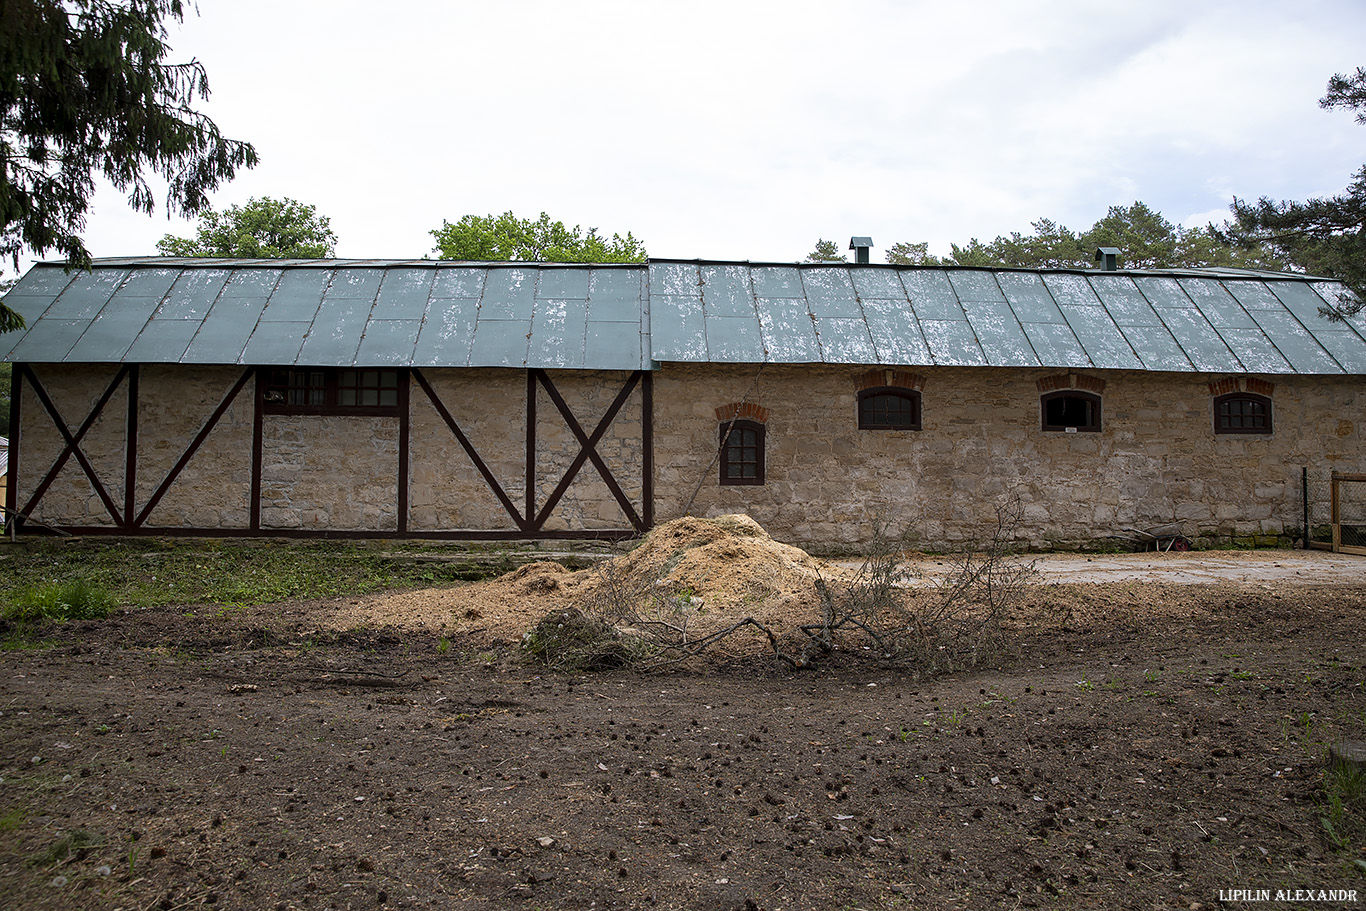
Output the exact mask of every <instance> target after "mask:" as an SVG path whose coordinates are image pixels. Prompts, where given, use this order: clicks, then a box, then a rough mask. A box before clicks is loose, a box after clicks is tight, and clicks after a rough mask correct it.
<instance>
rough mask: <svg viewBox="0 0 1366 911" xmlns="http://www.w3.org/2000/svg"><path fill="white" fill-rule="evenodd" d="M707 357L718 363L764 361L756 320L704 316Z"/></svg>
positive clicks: (753, 317)
mask: <svg viewBox="0 0 1366 911" xmlns="http://www.w3.org/2000/svg"><path fill="white" fill-rule="evenodd" d="M707 360H709V361H713V362H715V363H718V364H735V363H740V364H757V363H760V362H762V361H763V360H764V340H763V337H762V336H761V335H760V333H759V319H758V317H757V316H751V317H730V316H711V315H708V316H707Z"/></svg>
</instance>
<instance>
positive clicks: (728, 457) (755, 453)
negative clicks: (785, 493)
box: [720, 421, 764, 486]
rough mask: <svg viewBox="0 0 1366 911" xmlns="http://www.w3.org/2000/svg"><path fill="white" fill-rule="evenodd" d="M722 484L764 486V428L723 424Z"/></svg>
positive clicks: (754, 423)
mask: <svg viewBox="0 0 1366 911" xmlns="http://www.w3.org/2000/svg"><path fill="white" fill-rule="evenodd" d="M720 461H721V484H722V485H723V486H731V485H740V484H762V483H764V425H763V424H760V423H759V422H758V421H733V422H732V421H727V422H725V423H723V424H722V425H721V459H720Z"/></svg>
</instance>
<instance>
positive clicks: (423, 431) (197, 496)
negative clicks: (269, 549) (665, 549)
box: [16, 365, 644, 534]
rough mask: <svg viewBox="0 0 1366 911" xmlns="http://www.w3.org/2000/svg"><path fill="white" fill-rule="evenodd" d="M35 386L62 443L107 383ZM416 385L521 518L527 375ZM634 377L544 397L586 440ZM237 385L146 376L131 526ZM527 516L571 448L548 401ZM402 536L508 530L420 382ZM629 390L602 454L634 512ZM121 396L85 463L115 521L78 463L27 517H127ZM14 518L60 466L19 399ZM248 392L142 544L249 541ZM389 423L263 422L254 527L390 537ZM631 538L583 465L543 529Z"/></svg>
mask: <svg viewBox="0 0 1366 911" xmlns="http://www.w3.org/2000/svg"><path fill="white" fill-rule="evenodd" d="M35 372H36V373H37V375H38V379H39V381H40V382H41V383H42V385H43V387H44V389H45V390H46V391H47V392H48V395H49V396H50V397H51V398H52V400H53V402H54V404H55V406H56V407H57V409H58V411H59V412H60V413H61V415H62V417H63V419H64V421H65V423H66V424H67V426H68V427H69V429H70V430H71V431H72V432H75V430H76V429H77V428H78V427H79V425H80V424H81V423H82V421H83V420H84V419H85V417H86V415H87V414H89V413H90V411H91V409H92V408H93V406H94V405H95V403H96V402H97V401H98V399H99V397H100V396H101V395H102V394H103V392H104V390H105V389H106V388H107V387H108V385H109V383H110V381H111V380H112V379H113V378H114V376H115V375H116V373H117V369H116V368H113V367H104V366H90V367H85V366H67V365H39V366H38V367H36V368H35ZM424 376H425V377H426V378H427V379H428V381H429V382H430V384H431V386H432V388H433V390H434V392H435V393H436V395H437V397H438V398H439V399H440V400H441V402H442V403H443V404H444V405H445V407H446V409H447V411H448V413H449V414H450V415H451V417H452V418H453V419H454V420H455V421H456V423H457V424H458V425H459V427H460V429H461V431H462V432H463V433H464V434H465V435H466V437H467V438H468V439H469V441H470V443H471V445H472V446H473V447H474V448H475V450H476V451H477V453H478V454H479V456H480V458H482V460H483V461H484V463H485V465H486V467H487V468H488V470H489V471H490V472H491V473H492V474H493V476H494V478H495V479H496V480H497V482H498V483H499V485H500V486H501V487H502V488H503V490H504V491H505V493H506V494H507V496H508V497H509V498H510V499H511V501H512V503H513V504H514V508H515V509H516V510H517V511H518V512H519V513H520V512H524V511H525V510H526V477H527V464H526V463H527V457H526V440H527V433H526V427H527V374H526V372H525V371H521V370H496V369H486V370H435V369H433V370H427V371H424ZM629 376H630V374H627V373H608V374H600V373H589V372H568V371H566V372H556V373H552V374H550V377H551V382H552V383H553V384H554V386H555V388H556V390H557V391H558V392H559V394H560V395H561V397H562V398H563V400H564V401H565V403H566V405H567V407H568V409H569V410H570V412H571V413H572V414H573V415H574V416H575V419H576V420H577V421H578V423H579V424H580V425H581V429H582V431H583V433H584V434H585V435H591V434H592V433H593V432H594V431H595V430H596V428H597V425H598V422H599V420H600V419H601V418H602V417H603V415H604V414H605V413H606V412H607V410H608V408H609V407H610V406H611V404H612V402H613V400H614V399H615V397H616V395H617V393H618V392H619V391H620V390H621V388H622V386H623V384H624V383H625V382H626V380H627V378H628V377H629ZM241 377H242V368H239V367H183V366H175V365H166V366H146V367H142V368H141V371H140V379H139V385H138V416H137V421H138V431H137V468H136V472H137V474H136V484H135V496H136V504H135V514H136V512H139V511H141V509H142V508H143V507H144V506H145V504H147V503H148V501H149V500H150V499H151V498H152V496H153V495H154V494H155V492H156V491H157V489H158V488H159V487H160V485H161V484H162V482H163V480H164V479H165V478H167V477H168V476H169V474H170V472H171V470H172V469H173V467H174V466H175V464H176V462H177V461H178V460H179V459H180V457H181V455H182V454H183V453H184V452H185V451H186V450H187V449H188V448H189V447H190V445H191V443H192V441H193V440H194V438H195V436H196V435H197V434H198V433H199V431H200V429H201V428H202V427H203V426H204V424H205V422H206V421H207V420H208V418H209V416H210V415H211V414H212V413H213V411H214V410H215V409H216V408H217V407H218V405H219V403H220V402H222V401H223V399H224V398H225V396H227V395H228V393H229V392H230V391H231V390H232V388H233V385H234V384H235V383H236V382H237V381H238V380H239V379H240V378H241ZM534 394H535V412H536V450H535V465H534V478H535V497H534V507H535V510H536V511H537V512H539V511H540V510H541V509H543V507H544V505H545V504H546V502H547V500H548V498H549V497H550V496H551V494H552V493H553V492H554V490H555V489H556V488H557V486H558V485H559V483H560V481H561V479H562V478H563V477H564V475H565V473H566V471H567V470H568V469H569V468H570V466H571V464H572V463H573V461H574V460H575V458H576V457H577V456H578V454H579V450H580V445H579V442H578V439H577V437H576V436H575V434H574V433H573V432H572V430H571V429H570V427H569V424H568V422H567V421H566V420H565V418H564V417H563V416H562V415H561V413H560V411H559V410H558V408H556V406H555V404H554V401H553V400H552V398H551V397H550V396H549V394H548V393H547V391H546V390H545V389H544V388H543V387H542V386H541V385H540V384H537V386H536V388H535V393H534ZM410 396H411V404H410V410H409V414H410V418H411V421H410V428H409V487H408V495H409V512H408V529H409V530H410V531H415V532H443V531H494V532H508V531H513V530H515V529H516V527H517V526H516V523H515V521H514V520H513V519H512V518H511V516H510V515H509V513H508V512H507V510H506V509H504V507H503V506H502V504H501V503H500V502H499V500H498V499H497V497H496V496H495V495H494V493H493V492H492V490H491V488H490V487H489V485H488V484H487V483H486V482H485V480H484V477H483V476H482V474H481V473H480V472H479V471H478V470H477V469H476V467H475V464H474V461H473V460H472V459H471V457H470V456H469V455H468V454H467V453H466V451H465V450H464V448H463V447H462V446H461V445H460V443H459V442H458V441H457V439H456V437H455V435H454V434H453V433H452V431H451V430H450V429H449V428H448V427H447V425H446V423H445V422H444V421H443V420H442V418H441V417H440V415H439V414H438V412H437V409H436V407H435V406H434V405H433V404H432V402H431V400H430V398H429V397H428V396H427V395H426V394H425V393H424V392H423V391H422V389H421V388H420V387H419V386H418V384H417V383H413V384H412V386H411V389H410ZM642 400H643V399H642V393H641V388H640V386H639V384H637V386H636V388H635V390H634V391H633V392H632V393H631V395H630V397H629V398H628V399H627V400H626V402H625V404H624V405H623V407H622V408H621V410H620V411H619V412H618V414H617V416H616V418H615V419H614V420H613V421H612V423H611V424H610V425H609V426H608V427H607V428H606V432H605V433H604V435H603V437H602V439H601V440H600V441H599V443H598V444H597V446H596V451H597V453H598V454H599V456H600V458H601V459H602V461H603V463H604V464H605V466H606V467H607V469H608V472H609V473H610V474H612V476H613V477H614V478H615V479H616V481H617V483H618V484H619V485H620V486H621V488H622V489H623V492H624V493H625V495H626V496H627V497H628V498H629V499H630V501H631V503H632V504H633V508H634V510H635V511H636V513H637V514H639V513H641V512H642V509H643V504H642V497H643V490H644V485H643V483H642V477H643V474H642V472H643V465H644V459H643V455H642V447H641V421H642V417H641V416H642ZM127 403H128V393H127V384H126V383H123V384H120V386H119V387H118V388H117V389H116V391H115V392H114V395H113V396H112V397H111V398H110V400H109V401H108V403H107V404H106V405H105V407H104V409H103V411H102V412H101V415H100V417H99V418H98V419H97V420H96V422H95V423H94V425H92V427H91V429H90V431H89V432H88V433H87V435H86V436H85V438H84V439H83V440H82V443H81V450H82V452H83V453H84V454H85V455H86V457H87V458H88V460H89V461H90V463H91V465H92V467H93V468H94V470H95V474H96V475H97V477H99V478H100V481H101V483H102V484H103V486H104V487H105V489H106V491H107V492H108V494H109V496H110V498H111V500H112V501H113V502H114V504H115V507H116V509H115V512H114V514H111V512H110V510H109V509H108V508H106V506H105V505H104V503H103V501H102V499H101V498H100V497H99V496H98V495H97V494H96V492H95V489H94V486H93V485H92V484H91V483H90V481H89V479H88V478H87V477H86V474H85V472H84V471H83V470H82V469H81V467H80V465H79V464H78V463H77V461H76V460H75V459H68V460H67V464H66V465H65V466H64V467H63V468H62V470H61V471H60V473H59V474H58V476H57V478H56V480H55V482H54V483H53V484H52V485H51V486H50V488H49V489H48V490H47V491H46V492H45V493H44V495H43V497H42V499H41V501H40V502H39V504H38V506H37V508H36V509H35V510H34V512H33V516H34V518H36V519H38V520H40V521H43V522H46V523H50V524H55V525H72V526H113V525H115V524H117V522H116V519H115V515H119V516H121V513H122V510H123V507H124V487H123V484H124V474H125V461H126V452H127V435H126V427H127ZM21 408H22V411H21V415H22V417H21V422H22V425H23V426H22V434H16V436H19V437H20V439H19V441H18V443H19V452H20V458H21V460H22V464H21V467H20V472H19V503H20V505H21V506H22V505H23V504H25V503H27V502H28V499H29V498H30V497H31V496H32V494H33V492H34V490H35V489H36V487H37V485H38V484H39V483H40V482H41V480H42V478H43V476H44V475H45V474H46V473H47V471H48V468H49V467H50V466H51V465H52V464H53V463H54V462H55V460H56V459H57V458H58V457H59V455H60V453H61V451H62V449H63V445H64V444H63V439H62V437H61V434H60V432H59V431H58V429H57V428H56V426H55V425H54V424H53V422H52V420H51V418H50V417H49V416H48V415H47V413H46V411H45V410H44V409H43V407H42V404H41V402H40V401H39V399H38V397H37V395H36V394H35V392H34V390H33V388H32V387H31V385H29V384H25V388H24V392H23V398H22V400H21ZM254 409H255V384H254V382H252V381H248V382H247V384H246V385H245V386H244V387H243V388H242V389H241V391H240V392H239V393H238V395H237V396H236V398H235V399H234V400H233V402H232V404H231V405H230V406H229V407H228V408H227V410H226V411H225V412H224V413H223V415H222V417H221V418H220V419H219V421H218V422H217V424H216V425H215V426H214V428H213V430H212V431H211V432H210V433H209V434H208V436H207V437H206V438H205V439H204V441H203V443H202V444H201V446H200V447H199V449H198V450H197V451H196V453H195V454H194V455H193V456H192V457H191V458H190V460H189V461H188V462H187V463H186V465H185V466H184V468H183V470H182V471H181V472H180V474H179V475H178V476H177V477H176V479H175V480H174V481H173V482H172V483H171V484H170V486H169V487H168V488H167V489H166V491H165V493H164V495H163V496H162V498H161V499H160V500H159V501H158V503H157V505H156V506H155V508H154V509H153V510H152V511H151V512H150V514H149V515H148V517H147V519H146V523H145V526H144V528H145V529H146V530H157V529H170V528H194V529H204V530H216V531H246V530H248V529H249V528H250V521H251V501H250V497H251V452H252V433H253V420H254ZM399 428H400V422H399V419H398V418H397V417H374V416H364V417H362V416H335V415H329V416H318V415H273V414H266V415H264V416H263V419H262V454H261V503H260V527H261V528H262V529H263V530H299V531H303V532H319V531H340V532H370V533H380V534H382V533H395V532H396V531H397V529H398V504H399V496H398V472H399V436H400V431H399ZM630 526H631V523H630V520H629V519H628V517H627V516H626V514H625V512H624V511H623V509H622V507H621V506H620V504H619V503H618V502H617V500H616V499H615V498H614V496H613V495H612V493H611V491H610V490H609V489H608V487H607V485H606V484H605V483H604V482H603V480H602V477H601V473H600V472H599V471H598V469H597V468H596V467H595V466H594V465H593V463H592V462H591V461H586V462H585V463H584V465H583V466H582V468H581V469H580V471H579V472H578V474H577V476H576V478H575V480H574V481H573V482H572V483H571V484H570V485H569V487H568V488H567V489H566V490H565V491H564V492H563V494H562V496H561V497H560V499H559V501H558V503H557V504H556V506H555V508H554V509H553V510H552V511H551V512H550V513H549V515H548V517H547V521H546V523H545V526H544V527H545V529H546V530H548V531H565V530H587V531H596V530H621V529H628V528H630Z"/></svg>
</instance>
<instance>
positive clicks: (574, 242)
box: [431, 212, 646, 263]
mask: <svg viewBox="0 0 1366 911" xmlns="http://www.w3.org/2000/svg"><path fill="white" fill-rule="evenodd" d="M431 234H432V237H434V238H436V246H435V247H434V248H433V252H434V253H437V254H438V258H439V259H456V260H464V261H466V262H506V261H509V260H517V261H521V262H543V263H641V262H645V259H646V253H645V246H644V244H643V243H642V242H641V241H639V240H637V239H636V238H635V237H634V236H633V235H632V234H631V232H629V231H628V232H626V236H625V237H622V236H621V235H620V234H613V235H612V237H611V239H608V238H606V237H603V236H602V235H600V234H598V229H597V228H589V229H588V231H587V232H584V231H583V230H582V229H581V228H580V227H579V226H578V225H575V226H574V227H573V228H566V227H565V226H564V222H562V221H551V220H550V216H549V215H547V214H545V213H544V212H542V213H541V217H540V218H539V219H537V220H536V221H532V220H531V219H528V218H518V217H517V216H515V215H513V214H512V213H511V212H504V213H503V214H502V215H485V216H482V217H481V216H479V215H466V216H464V217H463V218H461V219H460V220H459V221H457V222H455V223H451V222H449V221H443V222H442V223H441V227H440V228H437V229H436V230H434V231H432V232H431Z"/></svg>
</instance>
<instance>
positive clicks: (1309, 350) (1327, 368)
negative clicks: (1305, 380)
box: [1249, 298, 1342, 373]
mask: <svg viewBox="0 0 1366 911" xmlns="http://www.w3.org/2000/svg"><path fill="white" fill-rule="evenodd" d="M1273 300H1274V298H1273ZM1277 306H1278V309H1276V310H1264V309H1257V310H1251V311H1249V312H1250V313H1251V314H1252V316H1253V318H1254V319H1255V320H1256V321H1257V325H1258V327H1260V328H1261V330H1262V332H1263V333H1264V334H1265V335H1266V337H1267V339H1269V340H1270V342H1271V343H1272V344H1273V345H1275V346H1276V350H1277V351H1279V352H1280V353H1281V355H1282V356H1283V357H1284V358H1285V359H1286V360H1287V361H1289V362H1290V366H1291V368H1292V370H1293V372H1295V373H1340V372H1341V371H1342V367H1341V366H1339V364H1338V362H1337V360H1335V359H1334V358H1333V356H1332V355H1331V354H1329V353H1328V352H1327V351H1325V350H1324V347H1323V346H1322V345H1320V344H1319V343H1318V342H1316V341H1315V340H1314V336H1312V335H1310V334H1309V330H1308V329H1306V328H1304V326H1303V325H1301V324H1300V321H1299V320H1297V319H1295V316H1294V314H1292V313H1290V312H1289V311H1287V310H1285V309H1284V308H1281V307H1280V306H1279V301H1278V302H1277Z"/></svg>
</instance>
